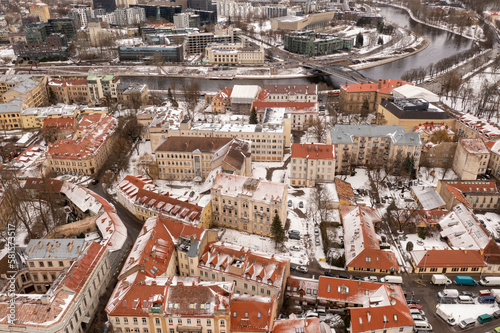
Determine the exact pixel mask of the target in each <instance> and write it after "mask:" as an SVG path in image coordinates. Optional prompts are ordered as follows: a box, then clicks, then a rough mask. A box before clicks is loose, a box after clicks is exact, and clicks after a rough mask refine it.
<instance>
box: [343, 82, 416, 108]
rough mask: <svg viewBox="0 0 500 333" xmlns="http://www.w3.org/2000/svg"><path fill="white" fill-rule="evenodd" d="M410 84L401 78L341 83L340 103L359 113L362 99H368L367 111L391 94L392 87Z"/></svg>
mask: <svg viewBox="0 0 500 333" xmlns="http://www.w3.org/2000/svg"><path fill="white" fill-rule="evenodd" d="M405 84H411V83H409V82H406V81H402V80H394V79H386V80H382V79H380V80H379V81H378V82H369V83H359V84H343V85H341V86H340V101H339V103H340V105H341V106H342V108H343V109H344V110H346V111H349V113H360V112H361V108H362V106H363V103H364V101H365V100H366V101H368V112H374V111H375V110H377V105H378V104H380V103H381V102H382V99H384V98H388V97H389V96H391V92H392V90H393V89H394V88H397V87H400V86H402V85H405Z"/></svg>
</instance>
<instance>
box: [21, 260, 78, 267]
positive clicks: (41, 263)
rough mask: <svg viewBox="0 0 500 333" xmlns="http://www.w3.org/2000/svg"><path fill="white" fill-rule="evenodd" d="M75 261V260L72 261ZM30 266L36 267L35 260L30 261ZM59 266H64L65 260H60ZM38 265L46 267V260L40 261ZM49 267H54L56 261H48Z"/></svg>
mask: <svg viewBox="0 0 500 333" xmlns="http://www.w3.org/2000/svg"><path fill="white" fill-rule="evenodd" d="M71 263H73V262H71ZM29 265H30V267H36V265H35V262H34V261H30V262H29ZM58 265H59V267H64V262H63V261H59V262H58ZM38 267H45V262H44V261H38ZM47 267H54V263H53V262H52V261H47Z"/></svg>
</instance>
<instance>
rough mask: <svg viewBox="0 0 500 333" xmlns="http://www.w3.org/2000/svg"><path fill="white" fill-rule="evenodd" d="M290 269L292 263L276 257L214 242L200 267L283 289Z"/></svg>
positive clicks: (205, 253)
mask: <svg viewBox="0 0 500 333" xmlns="http://www.w3.org/2000/svg"><path fill="white" fill-rule="evenodd" d="M289 265H290V259H286V258H283V257H279V256H276V255H274V254H272V255H269V254H267V253H263V252H259V251H253V250H250V249H248V248H245V247H242V246H237V245H232V244H226V243H224V242H212V243H209V244H208V245H207V248H206V249H205V252H204V253H203V254H202V256H201V258H200V261H199V264H198V267H199V268H203V269H207V270H214V271H220V272H221V273H223V274H227V275H229V276H231V275H235V276H238V277H240V278H245V279H249V280H252V281H254V282H257V283H261V284H264V285H266V286H267V287H270V288H277V289H281V286H282V285H283V283H285V282H286V281H284V278H285V274H286V271H287V270H288V269H289Z"/></svg>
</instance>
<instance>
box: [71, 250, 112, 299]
mask: <svg viewBox="0 0 500 333" xmlns="http://www.w3.org/2000/svg"><path fill="white" fill-rule="evenodd" d="M105 252H106V246H104V245H100V244H99V243H97V242H92V244H90V246H89V247H88V248H87V252H86V253H85V255H84V256H83V257H82V258H81V259H80V260H78V261H76V262H75V263H74V264H73V266H71V268H70V269H69V271H68V273H67V274H66V276H65V278H64V279H63V281H62V284H61V286H64V288H67V289H70V290H72V291H74V292H76V293H78V292H80V290H81V289H82V288H83V286H84V285H85V283H86V282H87V279H88V278H89V276H90V275H91V274H92V271H93V270H94V268H95V266H96V265H97V263H98V262H99V260H101V257H102V256H103V255H104V253H105Z"/></svg>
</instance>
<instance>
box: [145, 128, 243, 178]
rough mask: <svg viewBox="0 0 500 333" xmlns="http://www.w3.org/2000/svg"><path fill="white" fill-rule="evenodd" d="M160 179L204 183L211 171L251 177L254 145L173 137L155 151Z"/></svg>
mask: <svg viewBox="0 0 500 333" xmlns="http://www.w3.org/2000/svg"><path fill="white" fill-rule="evenodd" d="M155 155H156V161H157V163H158V169H159V171H160V179H175V180H200V181H201V180H204V179H206V178H207V176H208V175H209V174H210V173H211V172H212V170H214V169H217V168H221V171H222V172H225V171H226V172H232V173H234V174H236V175H242V176H250V175H251V173H252V167H251V163H252V155H251V142H249V141H244V140H239V139H231V138H202V137H185V136H171V137H169V138H167V139H165V141H163V143H162V144H160V146H158V148H156V150H155Z"/></svg>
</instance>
